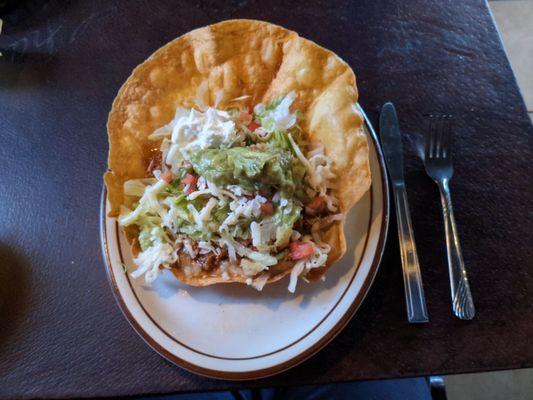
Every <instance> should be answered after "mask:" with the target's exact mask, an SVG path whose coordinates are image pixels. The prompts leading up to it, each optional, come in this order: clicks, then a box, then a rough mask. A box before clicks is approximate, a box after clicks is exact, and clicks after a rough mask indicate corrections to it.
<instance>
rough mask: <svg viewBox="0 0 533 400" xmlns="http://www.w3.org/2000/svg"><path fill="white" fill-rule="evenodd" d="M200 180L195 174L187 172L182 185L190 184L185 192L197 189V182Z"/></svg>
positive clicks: (188, 192)
mask: <svg viewBox="0 0 533 400" xmlns="http://www.w3.org/2000/svg"><path fill="white" fill-rule="evenodd" d="M197 182H198V177H196V176H195V175H193V174H189V173H188V172H187V173H186V174H185V176H184V177H183V179H182V180H181V186H182V187H186V186H187V185H189V187H188V189H187V191H186V192H185V194H190V193H192V192H194V191H196V183H197Z"/></svg>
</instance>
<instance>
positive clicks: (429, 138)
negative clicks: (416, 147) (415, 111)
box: [424, 115, 433, 160]
mask: <svg viewBox="0 0 533 400" xmlns="http://www.w3.org/2000/svg"><path fill="white" fill-rule="evenodd" d="M432 132H433V115H429V118H428V128H427V131H426V143H425V145H426V146H425V151H424V157H425V158H426V160H427V159H429V158H431V149H432V145H431V142H432Z"/></svg>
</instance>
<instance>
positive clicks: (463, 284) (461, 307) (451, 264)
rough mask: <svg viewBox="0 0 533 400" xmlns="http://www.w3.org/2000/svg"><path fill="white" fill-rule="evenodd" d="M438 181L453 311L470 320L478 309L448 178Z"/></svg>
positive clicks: (457, 315)
mask: <svg viewBox="0 0 533 400" xmlns="http://www.w3.org/2000/svg"><path fill="white" fill-rule="evenodd" d="M437 183H438V185H439V190H440V199H441V204H442V215H443V217H444V229H445V234H446V249H447V250H448V271H449V275H450V288H451V296H452V307H453V313H454V314H455V316H456V317H458V318H460V319H465V320H470V319H472V318H474V315H475V314H476V310H475V308H474V301H473V299H472V293H471V292H470V285H469V284H468V277H467V275H466V269H465V263H464V261H463V254H462V252H461V245H460V244H459V235H458V234H457V226H456V224H455V217H454V215H453V207H452V197H451V195H450V187H449V184H448V180H447V179H444V180H442V181H439V182H437Z"/></svg>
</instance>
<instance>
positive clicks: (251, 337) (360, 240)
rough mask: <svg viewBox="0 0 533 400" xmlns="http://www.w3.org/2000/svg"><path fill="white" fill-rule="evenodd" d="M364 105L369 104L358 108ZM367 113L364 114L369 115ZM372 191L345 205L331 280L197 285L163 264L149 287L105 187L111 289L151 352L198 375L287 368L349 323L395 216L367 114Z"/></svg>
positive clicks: (262, 373)
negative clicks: (138, 273)
mask: <svg viewBox="0 0 533 400" xmlns="http://www.w3.org/2000/svg"><path fill="white" fill-rule="evenodd" d="M359 109H360V111H361V112H362V113H363V110H362V109H361V108H360V107H359ZM363 115H364V113H363ZM364 117H365V123H366V127H365V128H366V133H367V135H368V139H369V146H370V167H371V172H372V187H371V190H370V191H369V192H368V193H367V194H366V195H365V196H364V197H363V198H362V199H361V200H360V201H359V202H358V203H357V205H356V206H355V207H354V209H353V210H352V211H351V212H350V213H349V216H348V220H347V223H346V228H345V233H346V240H347V248H348V251H347V253H346V255H345V256H344V257H343V258H342V259H341V260H340V261H338V262H337V263H336V264H335V265H334V266H333V267H332V268H331V269H330V270H329V271H328V273H327V274H326V280H325V282H315V283H311V284H308V283H305V282H304V281H303V280H301V279H300V280H299V281H298V286H297V289H296V293H295V294H291V293H289V292H288V291H287V285H288V279H283V280H281V281H280V282H277V283H275V284H271V285H267V286H265V288H264V289H263V291H262V292H258V291H256V290H255V289H253V288H251V287H248V286H245V285H242V284H235V283H231V284H221V285H214V286H207V287H199V288H197V287H191V286H187V285H184V284H183V283H181V282H179V281H178V280H176V279H175V278H174V276H173V275H172V273H171V272H170V271H164V272H163V274H162V275H161V276H160V277H159V278H158V279H157V281H156V282H155V283H154V284H153V285H152V286H151V287H149V286H147V285H146V284H145V283H144V280H142V279H138V280H134V279H132V278H130V276H129V275H128V274H126V273H125V272H124V267H123V266H124V265H125V266H126V267H127V269H128V270H130V271H131V270H133V269H135V267H134V264H133V262H132V257H131V252H130V249H129V246H128V243H127V242H126V238H125V237H124V234H123V232H122V231H121V230H120V229H119V227H118V224H117V222H116V220H115V219H113V218H109V217H107V207H108V202H107V197H106V193H105V189H104V192H103V194H102V207H101V216H100V218H101V229H100V231H101V240H102V248H103V252H104V259H105V263H106V267H107V273H108V276H109V280H110V283H111V288H112V289H113V293H114V295H115V298H116V300H117V302H118V304H119V306H120V308H121V310H122V312H123V313H124V315H125V316H126V318H127V320H128V321H129V323H130V324H131V325H132V326H133V328H134V329H135V330H136V331H137V333H138V334H139V335H140V336H141V337H142V338H143V339H144V340H145V341H146V343H148V345H150V346H151V347H152V348H153V349H154V350H155V351H157V352H158V353H159V354H161V355H162V356H163V357H165V358H167V359H168V360H170V361H172V362H173V363H175V364H177V365H179V366H180V367H183V368H185V369H187V370H189V371H192V372H195V373H197V374H201V375H206V376H209V377H213V378H219V379H257V378H263V377H266V376H270V375H274V374H277V373H279V372H282V371H285V370H287V369H289V368H291V367H293V366H295V365H297V364H299V363H301V362H302V361H304V360H306V359H307V358H309V357H311V356H312V355H313V354H315V353H316V352H317V351H319V350H320V349H321V348H323V347H324V346H325V345H326V344H327V343H329V342H330V341H331V340H332V339H333V338H334V337H335V336H336V335H337V334H338V333H339V332H340V330H341V329H342V328H343V327H344V326H345V325H346V324H347V323H348V321H349V320H350V318H351V317H352V316H353V315H354V313H355V312H356V311H357V309H358V308H359V306H360V304H361V302H362V301H363V299H364V296H365V295H366V293H367V291H368V289H369V288H370V285H371V283H372V281H373V279H374V276H375V274H376V271H377V269H378V265H379V262H380V260H381V255H382V252H383V248H384V244H385V238H386V234H387V227H388V221H389V193H388V184H387V177H386V174H385V169H384V163H383V156H382V154H381V150H380V149H379V145H378V142H377V138H376V134H375V132H374V131H373V129H372V126H371V125H370V122H369V121H368V119H367V117H366V115H364Z"/></svg>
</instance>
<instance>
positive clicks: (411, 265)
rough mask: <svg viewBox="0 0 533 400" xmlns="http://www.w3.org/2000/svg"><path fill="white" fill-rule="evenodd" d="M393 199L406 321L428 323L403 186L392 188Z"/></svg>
mask: <svg viewBox="0 0 533 400" xmlns="http://www.w3.org/2000/svg"><path fill="white" fill-rule="evenodd" d="M394 198H395V203H396V217H397V220H398V236H399V239H400V253H401V257H402V269H403V282H404V288H405V301H406V303H407V319H408V320H409V322H411V323H421V322H429V318H428V312H427V308H426V299H425V296H424V287H423V286H422V276H421V275H420V264H419V263H418V255H417V253H416V245H415V237H414V234H413V227H412V225H411V214H410V213H409V203H408V201H407V192H406V191H405V185H395V186H394Z"/></svg>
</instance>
